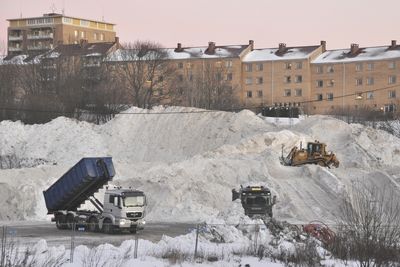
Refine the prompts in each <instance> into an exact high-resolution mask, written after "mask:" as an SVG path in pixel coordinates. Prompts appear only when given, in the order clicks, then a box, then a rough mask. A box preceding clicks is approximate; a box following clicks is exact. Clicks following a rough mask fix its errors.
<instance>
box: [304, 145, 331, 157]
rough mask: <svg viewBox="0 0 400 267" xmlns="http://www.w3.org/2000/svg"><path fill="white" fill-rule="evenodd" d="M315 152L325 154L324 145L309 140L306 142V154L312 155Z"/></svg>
mask: <svg viewBox="0 0 400 267" xmlns="http://www.w3.org/2000/svg"><path fill="white" fill-rule="evenodd" d="M315 153H318V154H321V155H325V154H326V153H325V145H324V144H322V143H320V142H309V143H307V154H308V155H309V156H312V155H314V154H315Z"/></svg>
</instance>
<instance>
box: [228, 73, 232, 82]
mask: <svg viewBox="0 0 400 267" xmlns="http://www.w3.org/2000/svg"><path fill="white" fill-rule="evenodd" d="M232 78H233V74H232V73H227V74H226V80H227V81H232Z"/></svg>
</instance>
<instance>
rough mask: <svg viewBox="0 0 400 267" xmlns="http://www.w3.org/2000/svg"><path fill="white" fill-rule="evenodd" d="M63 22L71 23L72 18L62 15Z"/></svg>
mask: <svg viewBox="0 0 400 267" xmlns="http://www.w3.org/2000/svg"><path fill="white" fill-rule="evenodd" d="M63 22H64V23H67V24H72V19H71V18H66V17H63Z"/></svg>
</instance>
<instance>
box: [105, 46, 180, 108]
mask: <svg viewBox="0 0 400 267" xmlns="http://www.w3.org/2000/svg"><path fill="white" fill-rule="evenodd" d="M119 52H120V58H119V59H117V60H115V62H112V61H113V60H111V61H110V64H113V66H114V69H115V71H114V73H115V74H116V76H117V77H118V78H119V80H120V81H121V82H122V83H123V84H124V85H125V86H126V88H127V90H128V91H129V94H130V96H131V99H132V104H133V105H135V106H138V107H142V108H150V107H152V106H153V105H154V104H159V103H161V102H162V99H163V98H164V97H165V96H167V95H168V93H167V92H166V91H165V89H166V87H165V84H166V83H167V82H168V80H169V79H170V77H171V75H172V74H173V73H174V69H173V68H172V67H171V65H170V64H169V63H168V60H167V59H168V53H167V51H166V50H165V49H163V48H162V47H161V45H159V44H157V43H154V42H150V41H137V42H135V43H133V44H126V45H124V49H121V50H119Z"/></svg>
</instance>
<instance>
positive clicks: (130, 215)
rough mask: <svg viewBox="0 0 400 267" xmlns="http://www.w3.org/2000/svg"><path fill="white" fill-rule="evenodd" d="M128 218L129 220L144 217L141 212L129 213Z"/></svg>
mask: <svg viewBox="0 0 400 267" xmlns="http://www.w3.org/2000/svg"><path fill="white" fill-rule="evenodd" d="M126 217H128V218H140V217H142V213H141V212H127V213H126Z"/></svg>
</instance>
